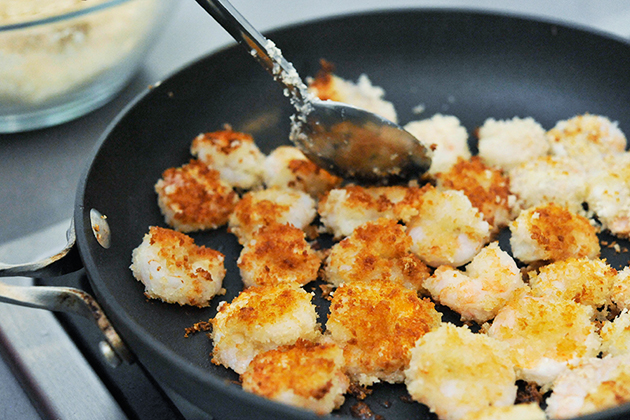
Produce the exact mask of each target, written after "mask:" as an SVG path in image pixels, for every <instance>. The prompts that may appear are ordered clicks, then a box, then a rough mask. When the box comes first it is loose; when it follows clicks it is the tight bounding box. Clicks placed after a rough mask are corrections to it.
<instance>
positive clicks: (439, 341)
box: [405, 323, 517, 420]
mask: <svg viewBox="0 0 630 420" xmlns="http://www.w3.org/2000/svg"><path fill="white" fill-rule="evenodd" d="M411 354H412V356H411V361H410V363H409V368H408V369H407V370H406V371H405V376H406V379H405V383H406V385H407V390H408V391H409V394H410V395H411V396H412V398H413V399H414V400H416V401H418V402H420V403H422V404H425V405H427V406H428V407H429V409H430V410H431V411H432V412H434V413H436V414H437V415H438V416H439V418H440V419H442V420H461V419H463V418H464V417H465V416H466V415H467V414H468V413H470V412H475V411H479V410H481V409H483V408H485V407H488V406H509V405H512V404H514V400H515V399H516V390H517V387H516V378H515V374H514V366H513V363H512V361H511V360H510V357H509V352H508V347H507V345H506V344H505V343H501V342H499V341H498V340H495V339H493V338H491V337H488V336H487V335H484V334H474V333H472V332H471V331H470V330H469V329H468V328H467V327H456V326H454V325H452V324H448V323H444V324H442V325H441V326H440V327H439V328H437V329H436V330H434V331H432V332H429V333H427V334H425V335H424V336H423V337H422V338H420V339H419V340H418V342H417V343H416V345H415V347H414V348H413V350H412V351H411Z"/></svg>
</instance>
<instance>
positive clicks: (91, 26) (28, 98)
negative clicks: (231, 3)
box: [0, 0, 172, 133]
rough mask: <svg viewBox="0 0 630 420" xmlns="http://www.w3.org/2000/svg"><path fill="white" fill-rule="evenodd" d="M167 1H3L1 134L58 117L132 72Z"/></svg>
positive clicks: (90, 106) (106, 96) (93, 102)
mask: <svg viewBox="0 0 630 420" xmlns="http://www.w3.org/2000/svg"><path fill="white" fill-rule="evenodd" d="M171 6H172V1H171V0H87V1H86V0H54V1H52V2H50V1H49V2H45V3H42V2H41V1H40V0H2V2H0V133H12V132H18V131H26V130H32V129H37V128H43V127H48V126H52V125H56V124H60V123H63V122H66V121H69V120H71V119H74V118H77V117H79V116H81V115H84V114H86V113H88V112H90V111H92V110H94V109H96V108H98V107H100V106H102V105H104V104H105V103H107V102H108V101H109V100H110V99H112V97H113V96H114V95H116V94H117V93H118V92H119V91H120V90H121V89H122V88H123V87H124V86H125V85H126V84H127V83H128V81H129V79H130V78H131V77H132V76H133V75H134V74H135V73H136V72H137V70H138V69H139V67H140V66H141V64H142V62H143V59H144V57H145V55H146V53H147V52H148V50H149V48H150V47H151V45H152V41H153V40H154V39H155V38H156V36H155V35H156V32H157V31H158V30H159V29H160V27H161V26H162V25H163V24H164V22H165V20H166V16H167V14H168V10H170V8H171Z"/></svg>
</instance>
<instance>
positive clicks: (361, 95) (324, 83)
mask: <svg viewBox="0 0 630 420" xmlns="http://www.w3.org/2000/svg"><path fill="white" fill-rule="evenodd" d="M321 65H322V67H321V69H320V71H319V72H318V73H317V75H316V76H315V78H308V79H307V83H308V90H309V92H311V93H312V94H314V95H315V96H317V97H318V98H319V99H321V100H331V101H338V102H345V103H347V104H350V105H354V106H356V107H359V108H363V109H365V110H367V111H370V112H373V113H374V114H377V115H380V116H381V117H384V118H386V119H388V120H390V121H393V122H398V116H397V115H396V109H395V108H394V104H392V103H391V102H389V101H386V100H385V99H384V97H385V90H384V89H383V88H382V87H380V86H374V85H372V82H371V81H370V79H369V78H368V76H367V75H365V74H361V75H360V76H359V79H358V80H357V82H356V83H354V82H352V81H350V80H346V79H342V78H341V77H339V76H338V75H336V74H335V73H334V71H335V69H334V65H332V64H331V63H329V62H326V61H325V60H322V61H321Z"/></svg>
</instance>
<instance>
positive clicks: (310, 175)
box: [264, 146, 342, 198]
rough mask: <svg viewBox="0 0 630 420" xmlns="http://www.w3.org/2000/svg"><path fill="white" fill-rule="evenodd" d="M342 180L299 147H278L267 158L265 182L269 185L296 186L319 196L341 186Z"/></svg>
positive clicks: (315, 196)
mask: <svg viewBox="0 0 630 420" xmlns="http://www.w3.org/2000/svg"><path fill="white" fill-rule="evenodd" d="M341 181H342V179H341V178H339V177H338V176H335V175H332V174H331V173H330V172H327V171H326V170H324V169H322V168H320V167H319V166H317V165H316V164H314V163H313V162H311V161H310V160H308V158H307V157H306V156H304V153H302V152H301V151H300V149H298V148H297V147H293V146H280V147H277V148H276V149H274V150H273V151H272V152H271V153H270V154H269V155H268V156H267V158H266V159H265V167H264V182H265V185H266V186H267V187H280V188H294V189H297V190H300V191H304V192H306V193H308V194H310V195H311V197H313V198H318V197H319V196H321V195H322V194H324V193H325V192H327V191H329V190H331V189H332V188H334V187H337V186H339V184H341Z"/></svg>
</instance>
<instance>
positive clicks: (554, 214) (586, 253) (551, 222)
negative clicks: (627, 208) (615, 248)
mask: <svg viewBox="0 0 630 420" xmlns="http://www.w3.org/2000/svg"><path fill="white" fill-rule="evenodd" d="M509 228H510V232H511V233H512V236H511V237H510V245H511V247H512V255H513V256H514V258H516V259H519V260H520V261H522V262H524V263H531V262H534V261H540V260H549V261H557V260H563V259H567V258H571V257H574V258H597V257H598V256H599V253H600V245H599V239H598V238H597V229H596V228H595V227H594V226H592V225H591V223H590V222H589V220H588V219H587V218H585V217H584V216H581V215H579V214H576V213H573V212H571V211H570V210H567V209H566V208H564V207H561V206H559V205H557V204H554V203H548V204H543V205H540V206H537V207H531V208H529V209H527V210H525V211H523V212H521V214H520V215H519V216H518V217H517V218H516V219H515V220H514V221H512V222H511V223H510V225H509Z"/></svg>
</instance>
